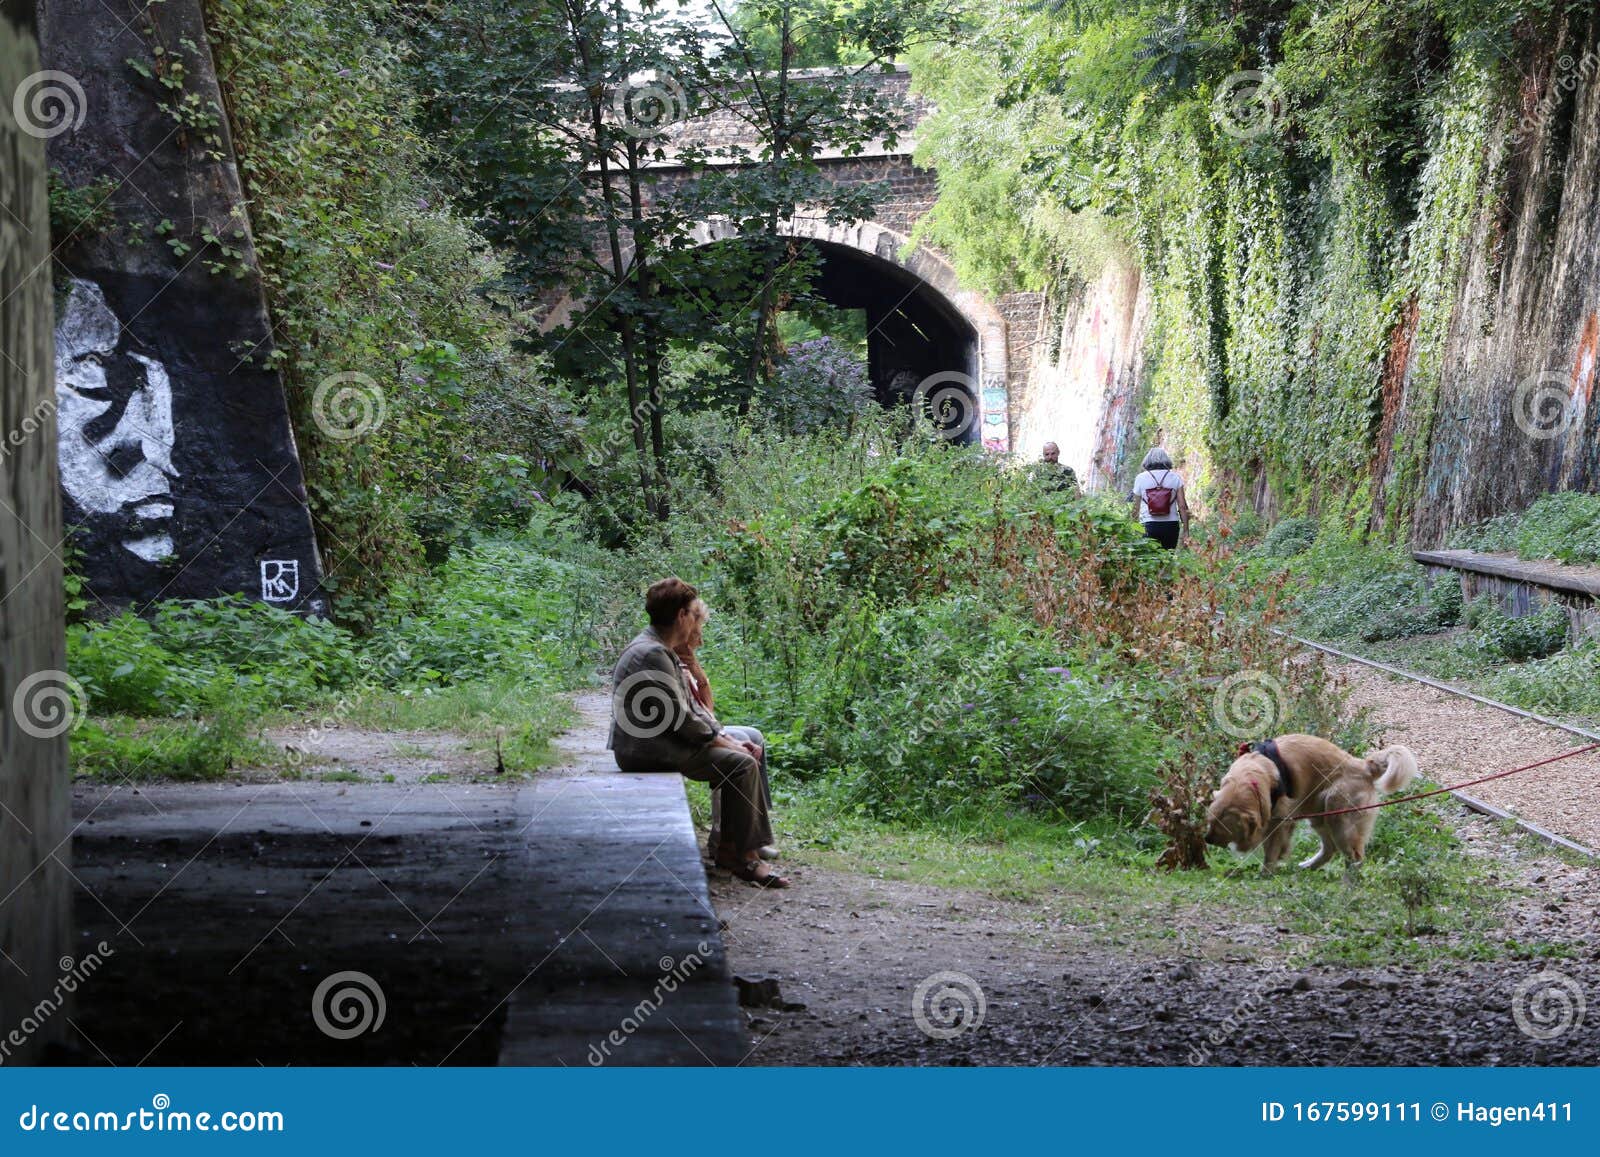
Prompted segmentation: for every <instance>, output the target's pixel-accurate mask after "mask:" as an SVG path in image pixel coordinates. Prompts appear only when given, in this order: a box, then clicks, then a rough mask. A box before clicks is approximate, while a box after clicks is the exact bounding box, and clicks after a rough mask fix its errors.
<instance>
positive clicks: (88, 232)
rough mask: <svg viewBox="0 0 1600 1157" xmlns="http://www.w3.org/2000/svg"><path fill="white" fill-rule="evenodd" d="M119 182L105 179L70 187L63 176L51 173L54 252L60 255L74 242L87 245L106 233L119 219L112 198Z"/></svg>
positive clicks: (51, 222) (51, 232)
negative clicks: (87, 239) (94, 237)
mask: <svg viewBox="0 0 1600 1157" xmlns="http://www.w3.org/2000/svg"><path fill="white" fill-rule="evenodd" d="M115 191H116V181H114V180H113V179H112V178H110V177H101V178H100V179H99V180H97V181H91V182H90V183H89V184H87V185H79V186H77V187H76V188H74V187H72V186H69V185H68V184H67V183H66V182H65V180H63V179H62V176H61V174H60V173H58V172H56V171H55V170H54V169H52V170H50V248H51V250H52V251H57V250H61V249H64V248H66V246H67V245H68V244H69V243H70V242H74V241H79V242H81V241H83V240H85V239H86V238H88V237H91V236H93V235H95V234H97V233H101V232H104V231H105V229H106V228H107V227H108V226H109V225H110V224H111V223H112V221H113V220H114V219H115V215H114V214H113V213H112V210H111V195H112V193H113V192H115Z"/></svg>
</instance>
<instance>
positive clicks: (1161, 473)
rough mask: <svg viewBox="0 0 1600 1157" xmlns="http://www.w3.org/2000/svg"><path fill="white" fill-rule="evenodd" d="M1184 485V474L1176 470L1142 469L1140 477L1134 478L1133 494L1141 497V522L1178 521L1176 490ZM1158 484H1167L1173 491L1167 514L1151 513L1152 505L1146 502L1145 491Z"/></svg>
mask: <svg viewBox="0 0 1600 1157" xmlns="http://www.w3.org/2000/svg"><path fill="white" fill-rule="evenodd" d="M1182 485H1183V475H1182V474H1179V473H1178V472H1177V471H1176V470H1157V471H1155V472H1154V473H1151V472H1150V471H1149V470H1141V471H1140V472H1139V477H1137V478H1135V479H1134V480H1133V490H1132V492H1131V493H1132V496H1134V497H1137V498H1138V499H1139V521H1140V522H1177V521H1178V495H1177V493H1176V491H1177V490H1178V488H1179V487H1180V486H1182ZM1156 486H1165V487H1166V488H1167V489H1168V490H1171V491H1173V492H1174V493H1173V495H1172V505H1171V507H1169V508H1168V510H1167V513H1165V514H1151V513H1150V507H1149V506H1147V505H1146V504H1145V500H1144V493H1145V491H1146V490H1149V489H1151V488H1153V487H1156Z"/></svg>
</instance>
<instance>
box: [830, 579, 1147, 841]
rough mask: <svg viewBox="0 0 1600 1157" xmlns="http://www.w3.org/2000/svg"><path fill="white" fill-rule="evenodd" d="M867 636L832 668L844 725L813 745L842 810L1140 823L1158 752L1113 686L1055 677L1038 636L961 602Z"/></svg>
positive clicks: (1049, 650) (917, 607)
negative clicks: (838, 668)
mask: <svg viewBox="0 0 1600 1157" xmlns="http://www.w3.org/2000/svg"><path fill="white" fill-rule="evenodd" d="M871 630H872V634H871V636H870V637H869V638H865V639H856V640H852V647H851V656H850V658H849V659H847V660H844V661H843V663H842V664H841V665H842V666H843V665H844V663H847V664H848V667H847V675H846V676H845V677H846V678H847V679H848V683H847V686H846V687H845V688H844V689H843V690H842V691H841V692H839V693H838V702H839V703H840V706H841V708H842V711H841V714H842V718H840V719H838V720H836V721H834V720H830V721H829V723H828V724H827V727H826V734H825V735H819V736H818V737H817V739H818V742H819V743H820V745H821V746H820V749H819V752H818V754H820V755H821V756H822V758H823V759H824V760H825V761H826V764H827V765H828V766H832V767H837V768H838V769H839V773H838V774H837V775H836V776H834V777H833V778H832V779H831V780H830V782H829V784H828V785H827V788H826V791H827V793H828V796H829V798H831V799H833V800H835V801H836V802H837V804H838V806H839V807H840V808H841V810H843V811H845V812H855V813H860V814H869V815H874V816H878V817H880V818H885V819H894V820H916V819H922V820H929V819H933V820H938V819H947V820H948V819H950V818H952V817H959V818H961V819H962V820H964V821H967V822H972V821H973V820H974V819H975V818H976V817H979V816H981V815H982V814H983V813H984V812H992V811H995V810H999V809H1006V808H1013V807H1018V806H1029V807H1034V808H1038V809H1040V810H1043V811H1045V812H1048V813H1050V814H1054V815H1057V816H1058V817H1061V818H1069V819H1083V818H1088V817H1093V816H1112V817H1116V818H1117V819H1119V820H1120V821H1121V822H1123V823H1127V824H1132V823H1137V822H1138V821H1139V820H1140V819H1141V818H1142V817H1143V814H1144V811H1145V810H1146V807H1147V800H1148V795H1149V792H1150V789H1151V788H1152V787H1153V786H1154V785H1155V782H1156V777H1155V768H1156V762H1157V759H1158V756H1159V753H1160V748H1161V744H1160V741H1159V737H1158V736H1157V734H1156V733H1155V732H1154V730H1153V729H1152V728H1151V727H1150V725H1149V724H1148V723H1145V722H1142V721H1140V720H1139V719H1137V718H1136V717H1135V715H1134V713H1133V710H1132V705H1131V703H1130V702H1129V699H1130V696H1129V695H1128V693H1127V692H1128V688H1126V687H1124V686H1122V685H1121V683H1120V682H1119V681H1118V680H1117V679H1116V678H1115V677H1114V676H1111V675H1109V674H1108V675H1107V676H1106V678H1105V679H1104V681H1102V680H1101V679H1100V678H1097V676H1096V674H1095V673H1093V672H1092V671H1091V670H1089V669H1087V668H1086V669H1084V670H1083V671H1082V673H1081V674H1074V673H1072V672H1071V671H1069V670H1068V669H1066V668H1064V667H1061V666H1060V665H1059V664H1060V657H1061V654H1062V651H1061V648H1060V647H1059V645H1058V644H1057V643H1056V642H1055V641H1054V640H1053V639H1051V638H1050V636H1049V635H1048V634H1047V633H1045V632H1042V631H1040V630H1039V628H1038V627H1037V626H1035V625H1034V624H1033V623H1031V622H1028V621H1026V620H1024V619H1022V618H1021V617H1019V616H1017V615H1016V614H1015V613H1012V614H1006V613H1003V612H997V611H995V610H994V609H992V608H990V607H988V606H986V605H985V604H984V602H983V601H982V600H981V599H977V598H973V597H972V596H966V595H951V596H946V597H943V598H939V599H935V600H924V601H921V602H918V603H915V604H911V605H902V606H900V607H899V608H897V609H895V610H890V611H886V612H884V613H883V614H881V615H879V616H877V617H876V618H875V619H874V620H872V621H871ZM841 642H842V640H841Z"/></svg>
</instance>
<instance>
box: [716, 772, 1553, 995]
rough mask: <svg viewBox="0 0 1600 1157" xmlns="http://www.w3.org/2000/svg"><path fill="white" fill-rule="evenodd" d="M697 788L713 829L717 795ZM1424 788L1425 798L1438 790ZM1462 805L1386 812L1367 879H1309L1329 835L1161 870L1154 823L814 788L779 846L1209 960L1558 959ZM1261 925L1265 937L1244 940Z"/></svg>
mask: <svg viewBox="0 0 1600 1157" xmlns="http://www.w3.org/2000/svg"><path fill="white" fill-rule="evenodd" d="M689 786H690V805H691V810H692V811H693V812H694V814H695V816H696V820H697V822H698V823H700V824H701V825H703V824H704V822H705V819H706V816H707V814H708V811H709V808H708V806H707V803H706V798H707V792H706V791H705V789H704V787H703V786H701V785H698V784H691V785H689ZM1419 790H1426V788H1425V787H1423V788H1419ZM1458 811H1459V808H1458V807H1457V805H1454V804H1452V803H1448V802H1444V803H1441V802H1438V801H1432V800H1430V801H1425V802H1422V803H1419V804H1414V805H1403V806H1401V807H1396V808H1391V809H1387V810H1386V811H1385V812H1384V813H1383V818H1382V819H1381V820H1380V822H1379V824H1378V826H1377V829H1376V831H1375V833H1374V838H1373V842H1372V845H1371V848H1370V850H1369V854H1368V859H1367V863H1366V864H1365V865H1364V866H1363V868H1362V870H1361V872H1360V874H1359V876H1358V877H1356V878H1355V879H1350V878H1347V876H1346V873H1345V872H1344V871H1343V870H1341V867H1340V866H1339V865H1338V864H1335V865H1333V866H1330V867H1328V868H1325V869H1321V870H1319V871H1314V872H1308V871H1300V870H1298V869H1296V868H1295V867H1294V866H1293V862H1294V861H1295V860H1299V859H1304V858H1306V857H1307V856H1309V855H1311V854H1312V852H1313V851H1314V850H1315V849H1316V847H1317V840H1316V837H1315V836H1314V835H1313V834H1312V833H1311V831H1310V829H1309V826H1308V825H1301V827H1300V829H1299V831H1298V833H1297V838H1296V842H1295V846H1294V848H1293V850H1292V853H1291V856H1292V858H1291V860H1290V861H1287V862H1288V863H1289V866H1288V867H1286V868H1280V870H1279V871H1278V872H1277V873H1275V874H1274V875H1272V876H1270V877H1266V876H1263V875H1262V874H1261V854H1260V852H1259V851H1257V852H1255V853H1252V854H1251V855H1250V856H1248V857H1238V856H1235V855H1234V854H1233V853H1231V852H1226V851H1223V850H1220V849H1217V850H1213V851H1212V852H1211V854H1210V867H1209V870H1208V871H1205V872H1162V871H1158V870H1157V869H1156V860H1157V858H1158V856H1159V854H1160V849H1161V844H1162V841H1161V837H1160V835H1159V834H1158V833H1156V832H1155V831H1154V830H1153V829H1149V828H1131V829H1130V828H1127V827H1122V826H1118V825H1116V824H1113V823H1110V822H1106V821H1098V822H1096V821H1086V822H1081V823H1056V822H1051V821H1049V820H1047V819H1042V818H1040V817H1038V816H1034V815H1028V814H1025V813H1012V814H1004V815H998V816H989V817H987V818H983V819H981V820H980V819H979V818H977V817H975V816H974V817H970V818H969V820H968V821H967V823H966V824H965V825H963V823H962V822H961V821H960V820H956V821H953V822H951V823H949V824H947V825H945V826H944V827H942V828H940V829H933V828H930V827H926V826H915V827H913V826H897V825H892V824H881V823H877V822H874V821H872V820H870V819H866V818H855V817H841V816H840V815H839V814H838V813H837V811H836V810H834V809H833V808H831V807H830V806H828V804H827V801H825V800H823V799H820V798H818V797H816V796H814V795H812V794H810V793H807V792H805V791H803V790H802V791H800V792H796V793H789V794H786V793H783V792H782V791H781V789H780V791H779V800H778V802H777V806H776V813H777V815H776V820H777V823H778V827H779V832H778V836H779V843H780V845H781V846H782V847H784V848H785V849H787V850H788V851H789V853H790V855H791V857H792V858H794V859H798V860H800V861H801V862H804V863H808V864H814V865H817V866H819V867H824V868H830V869H833V870H838V871H847V872H852V873H857V874H862V875H867V876H871V877H873V878H876V879H884V880H900V881H908V882H915V883H919V884H928V885H932V886H936V887H941V888H952V889H960V890H966V891H972V892H978V893H981V894H984V895H987V896H992V897H994V898H997V899H1001V900H1006V901H1011V902H1015V903H1020V904H1024V905H1028V906H1030V907H1032V908H1034V909H1035V910H1036V912H1037V915H1038V918H1039V920H1040V921H1041V922H1046V923H1052V924H1055V923H1065V924H1067V925H1070V926H1073V927H1076V928H1079V929H1081V930H1083V931H1086V932H1088V933H1090V934H1091V935H1092V936H1093V937H1094V938H1095V939H1097V940H1099V941H1102V942H1105V943H1112V944H1124V945H1125V944H1142V945H1143V946H1144V947H1146V948H1147V949H1149V950H1151V951H1157V952H1159V951H1162V950H1163V948H1164V946H1168V945H1171V944H1172V943H1173V942H1174V941H1179V940H1181V941H1184V942H1185V944H1186V946H1187V949H1186V950H1189V951H1193V950H1195V948H1196V947H1198V950H1199V951H1201V952H1202V953H1205V954H1208V955H1223V954H1230V955H1237V954H1239V953H1240V952H1244V953H1247V954H1257V953H1263V950H1262V949H1261V948H1260V947H1259V945H1260V944H1261V943H1262V942H1263V938H1262V935H1261V934H1262V933H1263V932H1266V933H1267V936H1266V938H1265V943H1266V944H1267V946H1268V947H1267V949H1266V950H1265V953H1263V954H1270V955H1273V956H1279V957H1286V958H1289V959H1293V960H1295V961H1297V962H1298V963H1302V964H1305V965H1312V964H1336V965H1344V966H1355V967H1366V966H1379V965H1386V964H1419V965H1420V964H1426V963H1428V962H1430V961H1433V960H1439V959H1471V960H1489V959H1502V958H1505V959H1524V958H1529V957H1532V956H1540V955H1559V954H1561V953H1563V952H1564V951H1565V949H1564V948H1562V947H1560V946H1556V945H1546V944H1536V945H1528V944H1522V943H1519V942H1517V941H1515V940H1512V939H1509V938H1507V937H1505V936H1504V935H1503V934H1502V928H1503V921H1502V920H1501V917H1500V914H1499V913H1500V910H1501V907H1502V905H1503V903H1504V901H1505V898H1506V896H1507V891H1506V889H1505V887H1504V885H1503V884H1497V883H1494V882H1492V881H1491V880H1490V879H1489V875H1490V872H1491V871H1492V868H1493V864H1492V861H1485V860H1483V859H1480V858H1475V857H1470V856H1468V855H1466V854H1465V853H1464V850H1463V848H1462V846H1461V842H1460V840H1459V839H1458V838H1457V836H1456V834H1455V829H1454V822H1455V819H1456V814H1457V812H1458ZM1245 931H1249V932H1250V933H1251V934H1250V935H1239V933H1240V932H1245Z"/></svg>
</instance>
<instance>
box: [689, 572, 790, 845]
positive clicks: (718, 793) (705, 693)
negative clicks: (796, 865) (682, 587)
mask: <svg viewBox="0 0 1600 1157" xmlns="http://www.w3.org/2000/svg"><path fill="white" fill-rule="evenodd" d="M689 609H690V611H691V612H693V614H694V627H693V629H692V630H691V631H690V633H689V634H688V635H687V636H685V637H684V639H683V640H682V641H681V642H679V643H678V645H677V646H676V647H674V648H673V649H672V651H673V654H675V655H677V656H678V662H679V663H680V664H682V666H683V673H684V678H685V679H686V680H687V681H688V683H689V694H690V695H691V696H693V697H694V700H695V702H697V703H699V704H700V706H702V707H704V708H705V709H706V710H707V711H710V712H712V713H713V714H715V712H716V697H715V696H714V695H713V694H712V691H711V680H710V679H709V678H707V677H706V673H705V669H704V668H703V667H701V666H700V648H701V647H702V646H704V645H705V641H706V620H707V619H709V618H710V617H711V610H710V608H709V607H707V606H706V603H705V600H704V599H695V601H694V602H693V603H692V604H691V605H690V608H689ZM726 730H727V733H728V734H729V735H731V736H733V737H734V738H735V739H739V740H743V741H744V742H746V743H751V744H754V745H755V746H756V747H757V748H758V749H759V750H760V755H759V756H758V758H759V759H760V762H761V794H762V798H763V800H764V802H765V804H766V808H767V814H768V815H771V814H772V781H771V780H770V779H769V778H768V775H767V737H766V736H765V735H762V734H761V732H760V731H758V730H756V729H755V728H754V727H731V726H730V727H728V728H726ZM721 842H722V789H721V788H717V787H714V788H712V789H711V832H710V834H709V835H708V836H707V837H706V858H707V859H708V860H712V861H715V860H716V858H717V846H718V845H719V844H720V843H721ZM761 858H762V859H763V860H776V859H777V858H778V849H777V848H775V847H773V846H772V845H770V844H769V845H767V846H766V847H764V848H762V849H761Z"/></svg>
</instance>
